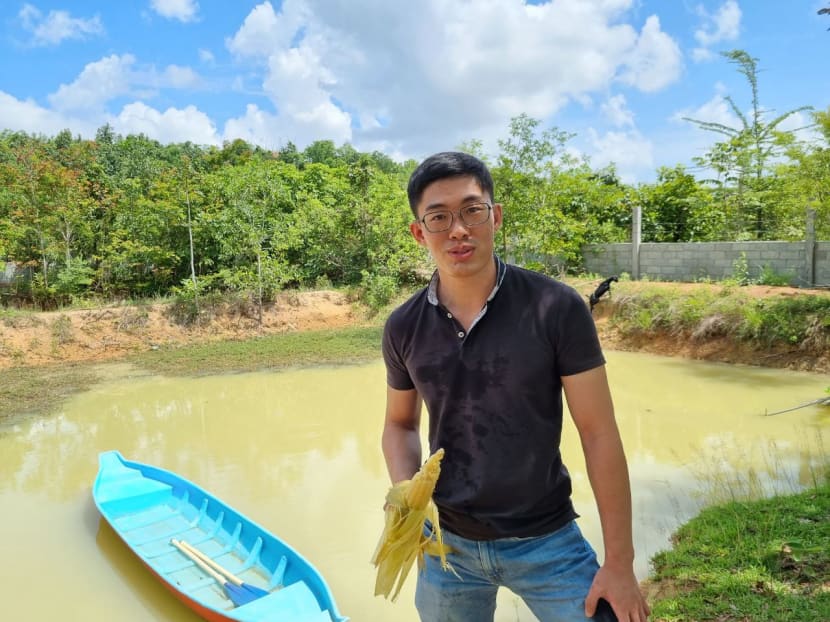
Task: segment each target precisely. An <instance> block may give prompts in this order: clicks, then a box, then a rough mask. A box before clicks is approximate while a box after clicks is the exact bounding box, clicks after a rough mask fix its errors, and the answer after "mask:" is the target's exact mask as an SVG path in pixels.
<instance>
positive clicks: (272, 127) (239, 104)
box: [0, 0, 830, 183]
mask: <svg viewBox="0 0 830 622" xmlns="http://www.w3.org/2000/svg"><path fill="white" fill-rule="evenodd" d="M828 5H830V2H827V1H825V0H788V1H787V2H782V1H781V0H549V1H540V0H535V1H523V0H417V1H415V0H282V1H280V0H270V1H264V2H257V1H253V2H250V1H247V0H233V1H229V0H119V1H118V2H113V1H112V0H101V1H98V0H74V1H70V0H55V1H53V0H32V1H31V2H18V1H15V0H0V129H5V130H14V131H24V132H27V133H30V134H38V135H45V136H54V135H55V134H57V133H58V132H60V131H61V130H63V129H69V130H70V131H71V133H72V134H73V135H77V136H81V137H83V138H94V136H95V132H96V130H97V129H98V128H99V127H101V126H102V125H104V124H106V123H109V124H110V125H111V126H112V128H113V129H114V130H115V131H116V132H117V133H118V134H121V135H127V134H137V133H143V134H145V135H147V136H149V137H151V138H154V139H156V140H159V141H160V142H162V143H165V144H166V143H171V142H183V141H191V142H193V143H196V144H200V145H222V144H223V142H225V141H231V140H234V139H236V138H241V139H244V140H246V141H248V142H250V143H254V144H257V145H260V146H262V147H265V148H267V149H271V150H279V149H280V147H282V146H284V145H285V144H286V143H288V142H289V141H290V142H293V143H294V144H295V145H296V146H297V147H298V148H299V149H303V148H305V147H306V146H307V145H308V144H310V143H311V142H313V141H315V140H332V141H334V142H335V143H336V144H337V145H341V144H343V143H350V144H351V145H352V146H354V147H355V148H356V149H358V150H359V151H375V150H377V151H381V152H383V153H385V154H387V155H389V156H391V157H393V158H394V159H396V160H399V161H402V160H405V159H409V158H414V159H416V160H420V159H422V158H424V157H426V156H428V155H430V154H431V153H434V152H437V151H443V150H448V149H455V148H458V147H459V145H462V144H464V143H469V142H470V141H472V140H479V141H481V143H482V145H483V148H484V151H485V152H487V153H489V154H491V155H493V154H496V153H497V152H498V141H499V139H505V138H507V137H508V136H509V123H510V119H511V118H514V117H516V116H518V115H520V114H527V115H528V116H530V117H532V118H534V119H538V120H539V121H540V122H541V125H540V127H542V128H557V129H559V130H564V131H566V132H569V133H572V134H574V137H573V138H572V139H571V140H570V141H569V142H568V143H567V148H568V150H569V151H570V152H572V153H573V154H575V155H580V156H585V157H587V158H588V159H589V162H590V163H591V165H592V166H595V167H601V166H605V165H608V164H610V163H613V164H614V165H615V166H616V167H617V170H618V172H619V175H620V177H621V178H622V179H623V180H624V181H626V182H628V183H640V182H650V181H653V180H654V178H655V176H656V171H657V170H658V169H659V167H662V166H669V167H673V166H675V165H677V164H683V165H686V166H691V165H692V162H693V158H694V157H696V156H700V155H702V154H703V153H705V152H706V150H707V147H709V146H711V145H712V144H713V142H714V141H715V140H716V139H717V135H716V134H712V133H711V132H706V131H703V130H701V129H699V128H698V127H696V126H695V125H694V124H692V123H690V122H689V121H687V120H684V118H694V119H699V120H703V121H714V122H719V123H724V124H726V125H729V126H732V127H735V126H738V125H739V124H740V121H739V119H738V118H737V117H736V116H735V114H734V112H733V111H732V110H731V108H730V106H729V104H728V103H727V101H726V99H725V97H731V98H732V100H733V101H734V102H735V104H736V105H737V106H738V108H739V109H740V110H742V111H744V112H747V111H748V109H749V106H750V104H751V101H752V100H751V92H750V90H749V87H748V84H747V81H746V79H745V78H744V77H743V76H742V75H741V74H740V73H738V71H737V70H736V66H735V65H733V64H731V63H730V62H729V61H728V60H727V59H726V58H724V57H723V55H722V52H724V51H728V50H733V49H742V50H745V51H746V52H748V53H749V54H750V55H751V56H753V57H755V58H757V59H758V66H759V69H760V72H759V79H758V88H759V100H760V103H761V105H762V106H763V108H764V109H765V110H766V111H767V113H766V114H767V115H768V116H767V119H772V118H774V117H775V116H777V115H779V114H783V113H785V112H789V111H791V110H795V109H797V108H800V107H802V106H812V107H813V108H815V109H817V110H827V109H828V106H830V76H828V73H827V59H828V58H830V31H828V28H829V27H830V16H825V15H818V14H817V11H818V9H820V8H822V7H825V6H828ZM809 120H810V117H809V112H808V111H803V112H799V113H797V114H794V115H792V116H791V117H790V118H789V119H788V120H787V121H786V124H787V125H785V126H784V127H785V128H787V129H795V128H798V127H803V126H805V125H807V124H808V123H809Z"/></svg>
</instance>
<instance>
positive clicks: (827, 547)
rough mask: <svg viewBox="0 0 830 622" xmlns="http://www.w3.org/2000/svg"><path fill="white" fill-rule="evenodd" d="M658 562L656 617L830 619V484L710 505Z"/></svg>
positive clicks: (782, 621)
mask: <svg viewBox="0 0 830 622" xmlns="http://www.w3.org/2000/svg"><path fill="white" fill-rule="evenodd" d="M652 561H653V567H654V577H653V579H652V581H651V586H650V587H651V588H652V590H651V591H652V592H654V591H656V592H657V594H658V597H657V598H656V599H653V602H652V610H653V611H652V614H653V615H652V619H653V620H655V621H659V622H703V621H707V620H711V621H717V622H745V621H750V620H751V621H752V622H827V620H830V483H827V482H824V483H823V484H820V485H817V486H816V487H814V488H811V489H809V490H807V491H805V492H801V493H799V494H795V495H790V496H780V497H773V498H770V499H764V500H760V501H753V502H746V503H740V502H732V503H727V504H724V505H718V506H713V507H710V508H707V509H704V510H703V511H702V512H701V513H700V514H699V515H698V516H696V517H695V518H693V519H692V520H690V521H689V522H688V523H686V524H685V525H683V526H682V527H681V528H680V529H679V530H678V531H677V532H676V533H675V535H674V538H673V548H672V549H671V550H670V551H665V552H662V553H659V554H657V555H655V556H654V558H653V560H652ZM655 588H656V590H655Z"/></svg>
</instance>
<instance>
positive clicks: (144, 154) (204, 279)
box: [0, 56, 830, 312]
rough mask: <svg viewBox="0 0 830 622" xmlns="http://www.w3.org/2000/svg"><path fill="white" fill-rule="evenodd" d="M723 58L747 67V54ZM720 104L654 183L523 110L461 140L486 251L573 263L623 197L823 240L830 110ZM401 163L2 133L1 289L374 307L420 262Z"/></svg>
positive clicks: (686, 214) (741, 235) (671, 238)
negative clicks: (280, 297)
mask: <svg viewBox="0 0 830 622" xmlns="http://www.w3.org/2000/svg"><path fill="white" fill-rule="evenodd" d="M736 58H737V60H735V62H737V63H738V64H739V66H740V67H742V68H743V70H744V72H745V75H748V76H754V73H752V72H754V64H753V63H754V59H749V58H748V57H742V56H737V57H736ZM747 59H748V60H747ZM747 62H749V63H750V64H749V65H747V64H746V63H747ZM741 63H744V64H743V65H741ZM754 92H755V91H753V93H754ZM729 101H730V103H731V104H732V105H733V107H734V109H735V111H736V112H738V113H739V118H740V119H742V123H743V125H742V126H740V127H737V128H728V127H725V126H718V125H715V124H706V123H701V122H696V121H694V120H691V121H692V122H695V123H698V124H699V125H701V127H702V128H703V129H704V130H710V131H713V132H716V133H717V134H718V137H719V138H720V140H719V141H718V142H715V143H714V145H713V146H712V148H711V149H710V151H709V152H707V153H706V154H705V155H704V156H702V157H701V158H700V159H699V162H698V164H699V165H700V166H701V171H706V172H707V175H705V176H704V175H702V174H701V175H700V177H701V178H697V177H696V176H695V175H693V174H692V173H691V172H690V171H688V170H686V169H685V168H683V167H682V166H677V167H674V168H663V169H661V170H660V171H659V172H658V175H657V180H656V181H655V182H654V183H651V184H641V185H638V186H632V185H629V184H625V183H623V182H622V181H621V180H620V179H619V177H618V176H617V174H616V171H615V169H614V168H613V167H607V168H603V169H596V168H594V167H592V166H591V165H590V163H589V162H588V161H586V160H584V159H580V158H577V157H574V156H573V155H571V151H570V150H569V149H568V148H567V147H568V145H567V143H568V141H569V140H570V139H571V138H572V137H573V135H571V134H569V133H567V132H564V131H561V130H559V129H558V128H547V129H545V128H543V127H542V125H541V122H540V121H538V120H536V119H532V118H530V117H528V116H526V115H521V116H519V117H516V118H514V119H513V120H512V121H511V123H510V127H509V128H508V132H507V137H506V138H504V139H503V140H501V141H499V143H498V146H499V152H498V154H497V155H496V156H495V157H490V158H487V157H485V156H484V155H483V154H482V146H481V143H480V142H477V141H472V142H470V143H468V144H465V145H461V146H460V148H462V149H465V150H468V151H471V152H473V153H477V154H478V155H481V156H482V157H484V158H485V159H487V160H488V161H489V164H490V165H491V169H492V172H493V176H494V178H495V183H496V192H497V196H496V197H495V199H496V200H497V201H500V202H502V203H503V204H504V205H505V222H504V226H503V228H502V231H501V233H500V238H499V240H498V243H499V252H500V253H501V254H503V255H504V256H506V257H508V258H511V259H514V260H517V261H520V262H522V263H524V264H526V265H529V266H530V267H533V268H536V269H540V270H545V271H549V272H562V271H572V272H574V271H579V269H580V265H581V253H580V249H581V247H582V246H583V245H584V244H585V243H601V242H614V241H626V240H628V239H629V235H630V226H631V213H632V207H633V206H635V205H639V206H641V207H642V215H643V216H642V218H643V225H642V229H643V234H644V236H643V239H644V241H656V242H681V241H711V240H724V239H726V240H738V239H755V240H767V239H781V240H794V239H802V238H803V236H804V214H805V209H806V208H807V207H808V206H812V207H813V208H815V209H816V210H817V211H818V213H819V217H818V219H817V223H818V229H819V230H818V235H819V238H820V239H830V235H828V234H830V110H828V111H826V112H815V113H813V112H811V113H810V114H811V115H812V120H813V121H814V123H815V125H814V127H815V128H816V129H817V130H818V134H819V135H820V136H821V137H822V138H821V139H820V140H818V141H814V142H811V143H803V142H799V141H797V140H796V137H795V135H794V134H793V133H792V132H785V131H781V130H780V128H779V124H780V122H781V121H783V119H785V118H786V117H787V116H789V115H790V114H793V113H794V112H796V111H791V112H790V113H786V114H785V115H781V116H780V117H778V118H776V119H773V120H771V121H769V122H766V121H765V117H764V115H763V114H762V113H759V114H753V115H751V116H748V117H744V116H743V115H742V114H740V110H739V109H738V107H737V106H735V104H734V103H733V102H731V100H729ZM415 166H416V162H414V161H409V162H403V163H400V162H396V161H394V160H392V159H391V158H389V157H388V156H386V155H384V154H382V153H378V152H374V153H362V152H359V151H357V150H355V149H354V148H353V147H352V146H351V145H348V144H345V145H341V146H339V147H338V146H336V145H335V144H334V143H333V142H332V141H326V140H322V141H317V142H315V143H312V144H311V145H309V146H308V147H307V148H306V149H304V150H302V151H300V150H298V149H297V148H296V147H294V146H293V145H292V144H291V143H289V144H288V145H286V146H285V148H283V149H281V150H280V151H279V152H271V151H266V150H263V149H261V148H259V147H256V146H253V145H250V144H247V143H245V142H244V141H241V140H237V141H233V142H230V143H227V144H225V145H223V146H222V147H221V148H220V147H203V146H198V145H194V144H191V143H179V144H168V145H162V144H161V143H159V142H158V141H155V140H151V139H149V138H147V137H146V136H143V135H138V136H135V135H129V136H120V135H116V134H115V133H114V132H113V130H112V128H111V127H109V126H104V127H101V128H100V129H99V130H98V132H97V134H96V136H95V139H94V140H87V139H82V138H80V137H73V136H72V134H71V132H70V131H69V130H65V131H63V132H60V133H59V134H58V135H57V136H54V137H44V136H34V135H29V134H25V133H21V132H9V131H5V132H2V133H0V263H2V262H3V261H7V262H13V263H14V264H16V265H17V266H19V267H24V268H28V269H29V271H30V273H31V275H32V276H31V278H27V279H21V280H19V281H17V282H15V283H13V284H12V285H13V286H12V287H11V288H6V289H5V290H4V301H5V302H6V303H7V304H8V303H21V302H29V303H35V304H37V305H39V306H41V307H53V306H56V305H60V304H65V303H67V302H69V301H71V300H72V299H73V298H76V297H93V296H94V297H99V298H101V299H105V300H118V299H143V298H148V297H156V296H169V295H171V294H175V295H177V296H179V297H180V298H182V299H185V300H191V301H193V303H194V305H196V307H195V309H196V311H197V312H198V303H199V300H200V299H204V297H205V296H207V295H209V294H212V293H219V294H229V293H230V294H238V295H239V296H242V297H247V298H249V299H251V300H254V301H255V302H256V303H258V304H259V305H261V304H262V303H263V302H267V301H268V300H271V299H273V297H274V295H275V294H276V292H278V291H280V290H282V289H285V288H290V287H319V286H321V285H335V286H354V287H356V288H360V291H362V292H363V293H364V294H365V295H366V296H368V297H369V298H370V302H374V303H378V304H382V303H383V301H384V300H385V299H387V298H388V297H389V296H390V295H391V294H392V293H393V292H394V291H395V290H396V288H398V287H399V286H400V285H402V284H407V283H413V282H415V281H416V280H417V279H418V278H422V275H423V274H424V272H425V269H427V268H428V257H427V256H426V255H425V254H424V253H423V252H422V251H421V249H420V248H418V247H417V245H416V244H415V243H414V241H413V240H412V239H411V236H410V234H409V230H408V224H409V222H410V221H411V213H410V212H409V209H408V206H407V201H406V193H405V187H406V182H407V179H408V176H409V174H410V172H411V171H412V169H413V168H414V167H415ZM260 308H261V307H260Z"/></svg>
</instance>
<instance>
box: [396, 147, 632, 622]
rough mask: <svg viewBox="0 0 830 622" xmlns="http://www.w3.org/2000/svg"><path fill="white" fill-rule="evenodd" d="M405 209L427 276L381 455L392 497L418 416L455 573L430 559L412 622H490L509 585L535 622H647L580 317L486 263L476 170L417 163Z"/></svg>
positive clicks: (415, 452)
mask: <svg viewBox="0 0 830 622" xmlns="http://www.w3.org/2000/svg"><path fill="white" fill-rule="evenodd" d="M408 196H409V204H410V207H411V209H412V212H413V214H414V216H415V221H414V222H413V223H412V224H411V225H410V231H411V232H412V235H413V236H414V237H415V239H416V240H417V242H418V243H419V244H420V245H422V246H424V247H426V248H427V249H428V250H429V252H430V253H431V255H432V258H433V260H434V261H435V263H436V265H437V269H436V271H435V273H434V275H433V277H432V280H431V282H430V284H429V286H428V287H426V288H425V289H423V290H422V291H420V292H418V293H417V294H415V295H414V296H413V297H412V298H410V299H409V300H408V301H407V302H405V303H404V304H403V305H401V306H400V307H399V308H398V309H396V310H395V311H394V312H393V313H392V314H391V315H390V317H389V319H388V320H387V323H386V326H385V329H384V336H383V355H384V360H385V362H386V369H387V384H388V388H387V405H386V418H385V423H384V429H383V441H382V445H383V452H384V456H385V458H386V464H387V467H388V470H389V475H390V477H391V479H392V482H393V483H394V482H398V481H400V480H402V479H408V478H411V477H412V475H413V474H414V473H415V472H416V471H417V470H418V467H419V466H420V464H421V460H422V454H421V443H420V436H419V423H420V413H421V404H422V401H423V403H425V404H426V408H427V411H428V413H429V444H430V452H433V451H435V450H437V449H438V448H443V449H444V450H445V455H444V459H443V461H442V465H441V476H440V478H439V480H438V485H437V487H436V490H435V494H434V500H435V502H436V505H437V506H438V509H439V515H440V521H441V527H442V528H443V529H444V541H445V544H447V545H449V546H450V547H451V550H452V553H451V554H450V555H449V556H448V560H449V561H450V563H451V564H452V566H453V570H454V571H455V572H445V571H443V570H442V569H441V568H440V564H439V563H438V561H437V560H436V559H435V558H431V557H429V556H427V563H426V567H425V570H424V572H423V573H419V576H418V585H417V589H416V596H415V603H416V606H417V608H418V612H419V614H420V616H421V619H422V620H424V621H425V622H426V621H428V622H439V621H440V622H451V621H452V622H468V621H469V622H485V621H486V620H492V619H493V615H494V611H495V603H496V591H497V589H498V588H499V587H500V586H505V587H507V588H509V589H510V590H512V591H513V592H514V593H516V594H517V595H518V596H519V597H521V598H522V599H523V600H524V601H525V602H526V603H527V605H528V607H529V608H530V609H531V610H532V611H533V612H534V614H535V615H536V616H537V617H538V618H539V620H541V621H542V622H576V621H577V620H579V621H584V620H585V619H586V617H591V616H594V615H595V612H596V607H597V604H598V603H599V602H602V601H600V599H601V598H602V599H605V600H606V601H607V602H608V603H610V604H611V606H612V607H613V610H614V612H615V613H616V615H617V617H618V618H619V620H622V621H623V622H645V620H647V617H648V614H649V609H648V606H647V604H646V603H645V600H644V599H643V597H642V594H641V593H640V590H639V586H638V583H637V579H636V577H635V575H634V571H633V559H634V548H633V544H632V535H631V495H630V485H629V479H628V470H627V466H626V460H625V455H624V453H623V448H622V443H621V440H620V435H619V432H618V430H617V426H616V422H615V419H614V410H613V405H612V401H611V396H610V391H609V388H608V383H607V380H606V376H605V368H604V363H605V361H604V359H603V355H602V352H601V349H600V346H599V341H598V339H597V335H596V330H595V327H594V324H593V321H592V319H591V316H590V313H589V312H588V309H587V307H586V305H585V303H584V302H583V301H582V299H581V297H580V296H579V295H578V294H577V293H576V292H575V291H574V290H573V289H571V288H569V287H567V286H565V285H564V284H561V283H559V282H557V281H555V280H553V279H550V278H548V277H545V276H543V275H541V274H538V273H535V272H531V271H528V270H524V269H522V268H519V267H517V266H512V265H507V264H505V263H504V262H502V261H501V259H499V258H498V257H496V256H495V255H494V239H495V233H496V231H498V229H499V227H500V226H501V224H502V206H501V205H500V204H498V203H493V181H492V177H491V176H490V173H489V171H488V170H487V167H486V166H485V165H484V164H483V163H482V162H481V161H480V160H478V159H477V158H474V157H472V156H470V155H467V154H464V153H458V152H445V153H439V154H436V155H433V156H431V157H429V158H427V159H426V160H425V161H424V162H422V163H421V165H420V166H419V167H418V168H417V169H416V170H415V171H414V172H413V173H412V176H411V177H410V180H409V186H408ZM563 390H564V394H565V397H566V399H567V401H568V407H569V410H570V412H571V415H572V417H573V419H574V422H575V424H576V428H577V429H578V431H579V435H580V440H581V442H582V447H583V450H584V453H585V459H586V464H587V469H588V475H589V479H590V481H591V486H592V488H593V491H594V496H595V498H596V501H597V505H598V509H599V514H600V520H601V524H602V533H603V541H604V547H605V558H604V562H603V565H602V567H598V565H597V561H596V556H595V553H594V551H593V549H591V547H590V545H589V544H588V543H587V541H585V539H584V538H583V537H582V535H581V533H580V531H579V528H578V527H577V526H576V523H575V518H576V516H577V515H576V513H575V512H574V509H573V506H572V504H571V500H570V493H571V482H570V479H569V477H568V472H567V470H566V469H565V467H564V466H563V464H562V461H561V457H560V453H559V441H560V436H561V431H562V392H563ZM597 619H599V618H597Z"/></svg>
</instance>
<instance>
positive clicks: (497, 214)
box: [493, 203, 504, 233]
mask: <svg viewBox="0 0 830 622" xmlns="http://www.w3.org/2000/svg"><path fill="white" fill-rule="evenodd" d="M503 218H504V213H503V212H502V206H501V203H494V204H493V233H495V232H496V231H498V230H499V229H501V223H502V220H503Z"/></svg>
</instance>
